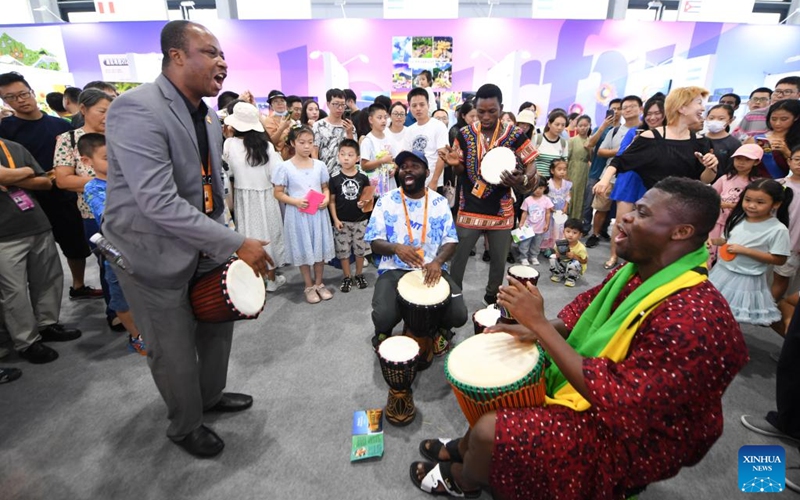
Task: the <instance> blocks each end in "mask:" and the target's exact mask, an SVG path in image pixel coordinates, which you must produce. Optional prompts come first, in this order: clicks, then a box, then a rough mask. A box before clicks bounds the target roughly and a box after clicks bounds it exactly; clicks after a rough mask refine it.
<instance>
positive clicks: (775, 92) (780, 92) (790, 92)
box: [772, 89, 797, 96]
mask: <svg viewBox="0 0 800 500" xmlns="http://www.w3.org/2000/svg"><path fill="white" fill-rule="evenodd" d="M796 93H797V91H796V90H791V89H783V90H773V91H772V95H779V96H780V95H794V94H796Z"/></svg>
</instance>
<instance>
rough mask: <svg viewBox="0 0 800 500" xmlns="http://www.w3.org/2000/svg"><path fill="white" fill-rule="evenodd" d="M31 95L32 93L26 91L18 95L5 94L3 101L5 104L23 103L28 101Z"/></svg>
mask: <svg viewBox="0 0 800 500" xmlns="http://www.w3.org/2000/svg"><path fill="white" fill-rule="evenodd" d="M32 95H33V92H31V91H30V90H26V91H24V92H20V93H18V94H6V95H4V96H3V100H4V101H6V102H11V101H24V100H25V99H28V98H29V97H30V96H32Z"/></svg>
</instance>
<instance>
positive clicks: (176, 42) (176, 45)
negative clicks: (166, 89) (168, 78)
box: [161, 19, 195, 68]
mask: <svg viewBox="0 0 800 500" xmlns="http://www.w3.org/2000/svg"><path fill="white" fill-rule="evenodd" d="M190 24H195V23H192V22H191V21H186V20H182V19H179V20H177V21H170V22H168V23H167V24H165V25H164V27H163V28H162V29H161V55H162V56H163V58H162V59H161V67H162V68H166V67H167V66H169V62H170V60H169V51H170V50H172V49H179V50H182V51H184V52H185V51H186V49H187V44H188V40H187V39H186V29H187V28H188V27H189V25H190Z"/></svg>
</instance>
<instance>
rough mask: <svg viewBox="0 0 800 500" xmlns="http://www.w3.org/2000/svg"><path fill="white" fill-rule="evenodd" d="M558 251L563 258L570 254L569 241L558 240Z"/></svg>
mask: <svg viewBox="0 0 800 500" xmlns="http://www.w3.org/2000/svg"><path fill="white" fill-rule="evenodd" d="M556 249H557V250H558V253H559V255H560V256H561V257H562V258H563V257H564V256H565V255H567V252H569V241H567V240H556Z"/></svg>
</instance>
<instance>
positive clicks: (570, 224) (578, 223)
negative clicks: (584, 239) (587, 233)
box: [564, 217, 583, 234]
mask: <svg viewBox="0 0 800 500" xmlns="http://www.w3.org/2000/svg"><path fill="white" fill-rule="evenodd" d="M564 229H572V230H574V231H578V232H579V233H581V234H583V221H582V220H580V219H576V218H575V217H572V218H570V219H567V222H565V223H564Z"/></svg>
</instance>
